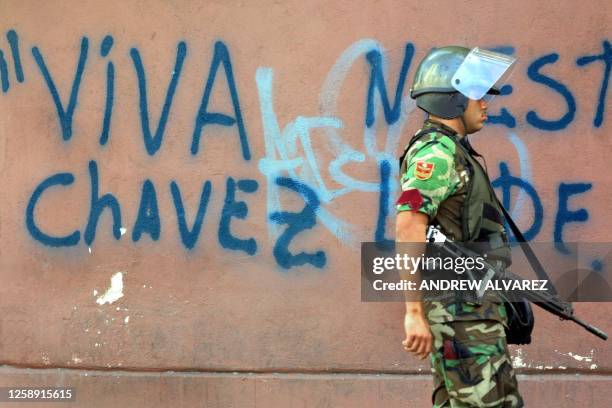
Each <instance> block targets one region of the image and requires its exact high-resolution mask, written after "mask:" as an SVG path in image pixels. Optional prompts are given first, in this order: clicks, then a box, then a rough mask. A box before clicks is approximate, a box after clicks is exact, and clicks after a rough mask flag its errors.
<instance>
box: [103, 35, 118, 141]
mask: <svg viewBox="0 0 612 408" xmlns="http://www.w3.org/2000/svg"><path fill="white" fill-rule="evenodd" d="M112 46H113V37H111V36H110V35H107V36H106V37H104V40H102V44H101V46H100V55H101V56H102V57H106V56H107V55H108V53H109V52H110V50H111V48H112ZM114 100H115V65H114V64H113V62H112V61H109V62H108V65H107V66H106V103H105V104H104V119H103V121H102V133H101V134H100V145H102V146H104V145H105V144H106V142H107V141H108V134H109V131H110V129H109V128H110V120H111V115H112V114H113V102H114Z"/></svg>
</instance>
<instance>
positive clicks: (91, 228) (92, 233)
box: [84, 160, 121, 246]
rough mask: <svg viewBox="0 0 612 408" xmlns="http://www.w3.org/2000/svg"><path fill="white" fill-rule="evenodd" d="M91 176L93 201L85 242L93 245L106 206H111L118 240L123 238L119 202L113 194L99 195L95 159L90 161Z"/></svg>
mask: <svg viewBox="0 0 612 408" xmlns="http://www.w3.org/2000/svg"><path fill="white" fill-rule="evenodd" d="M89 178H90V181H91V203H90V209H89V220H88V221H87V227H86V228H85V235H84V239H85V243H86V244H87V245H88V246H91V244H92V242H93V241H94V239H95V238H96V229H97V227H98V220H99V218H100V215H102V212H103V211H104V210H105V209H106V208H110V210H111V213H112V215H113V235H114V236H115V239H117V240H118V239H119V238H121V208H120V206H119V202H118V201H117V199H116V198H115V196H113V195H112V194H110V193H106V194H104V195H103V196H102V197H100V196H99V187H98V186H99V182H98V164H97V163H96V162H95V161H93V160H91V161H90V162H89Z"/></svg>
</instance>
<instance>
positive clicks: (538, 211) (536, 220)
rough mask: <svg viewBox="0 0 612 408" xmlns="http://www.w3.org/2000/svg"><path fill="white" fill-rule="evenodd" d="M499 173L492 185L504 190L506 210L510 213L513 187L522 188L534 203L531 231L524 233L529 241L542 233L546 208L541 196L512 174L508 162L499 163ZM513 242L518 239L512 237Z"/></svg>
mask: <svg viewBox="0 0 612 408" xmlns="http://www.w3.org/2000/svg"><path fill="white" fill-rule="evenodd" d="M499 172H500V175H499V177H498V178H497V179H495V180H493V182H492V183H491V185H492V186H493V188H498V187H499V188H501V189H502V204H503V205H504V207H505V208H508V211H510V210H509V209H510V198H511V195H512V187H517V188H520V189H521V190H522V191H523V192H524V193H526V194H527V196H529V198H530V199H531V202H532V203H533V208H534V215H533V221H532V224H531V226H530V227H529V229H528V230H527V231H525V232H524V233H523V235H524V236H525V239H526V240H528V241H529V240H531V239H533V238H534V237H535V236H536V235H537V234H538V233H539V232H540V229H542V221H543V218H544V207H543V206H542V202H541V201H540V196H539V195H538V193H537V191H536V190H535V188H534V187H533V186H532V185H531V184H530V183H529V182H527V181H525V180H523V179H521V178H518V177H515V176H513V175H512V174H510V170H509V169H508V164H507V163H506V162H503V161H502V162H500V163H499ZM507 229H508V228H507ZM508 230H509V229H508ZM512 240H513V241H516V238H515V237H512Z"/></svg>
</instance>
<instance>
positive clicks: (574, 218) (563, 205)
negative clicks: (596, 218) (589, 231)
mask: <svg viewBox="0 0 612 408" xmlns="http://www.w3.org/2000/svg"><path fill="white" fill-rule="evenodd" d="M592 186H593V185H592V184H591V183H571V184H566V183H561V184H560V185H559V207H558V210H557V217H556V219H555V230H554V238H555V248H557V250H559V251H560V252H562V253H564V254H568V253H569V252H570V251H569V249H568V248H567V246H566V245H565V244H564V242H563V228H564V227H565V224H568V223H570V222H585V221H586V220H588V219H589V213H588V211H587V210H585V209H584V208H580V209H578V210H570V209H569V208H568V200H569V198H570V196H573V195H577V194H582V193H585V192H587V191H589V190H590V189H591V187H592Z"/></svg>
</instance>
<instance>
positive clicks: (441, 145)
mask: <svg viewBox="0 0 612 408" xmlns="http://www.w3.org/2000/svg"><path fill="white" fill-rule="evenodd" d="M456 151H457V145H456V144H455V141H454V140H453V139H452V138H450V137H449V136H448V135H446V134H444V133H442V132H431V133H428V134H427V135H424V136H422V137H420V138H419V139H418V140H417V141H416V142H414V144H413V145H412V146H411V148H410V150H408V155H409V156H412V157H419V156H423V155H430V154H434V155H436V156H438V155H444V156H450V157H453V156H454V155H455V152H456Z"/></svg>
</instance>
